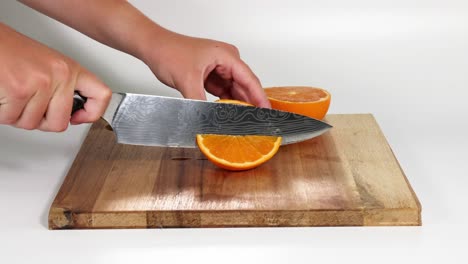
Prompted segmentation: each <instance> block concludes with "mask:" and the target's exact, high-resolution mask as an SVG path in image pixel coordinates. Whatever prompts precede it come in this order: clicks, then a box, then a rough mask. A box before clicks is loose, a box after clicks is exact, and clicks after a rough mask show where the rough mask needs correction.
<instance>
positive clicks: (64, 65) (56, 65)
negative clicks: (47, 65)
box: [51, 59, 73, 80]
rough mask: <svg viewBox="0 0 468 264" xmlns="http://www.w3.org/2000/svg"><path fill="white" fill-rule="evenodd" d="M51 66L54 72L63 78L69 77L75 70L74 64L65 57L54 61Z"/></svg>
mask: <svg viewBox="0 0 468 264" xmlns="http://www.w3.org/2000/svg"><path fill="white" fill-rule="evenodd" d="M51 67H52V70H53V72H54V74H55V75H56V76H57V77H58V78H59V79H61V80H67V79H69V78H70V76H71V75H72V72H73V66H72V65H71V64H70V63H69V62H67V61H65V60H63V59H57V60H54V61H52V62H51Z"/></svg>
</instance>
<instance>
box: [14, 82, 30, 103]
mask: <svg viewBox="0 0 468 264" xmlns="http://www.w3.org/2000/svg"><path fill="white" fill-rule="evenodd" d="M30 88H31V87H29V86H27V85H17V86H15V87H13V89H12V90H11V93H10V96H11V98H12V99H13V100H15V101H25V100H28V99H29V98H30V97H31V95H32V94H33V91H32V89H30Z"/></svg>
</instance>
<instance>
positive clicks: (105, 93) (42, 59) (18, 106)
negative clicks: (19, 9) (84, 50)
mask: <svg viewBox="0 0 468 264" xmlns="http://www.w3.org/2000/svg"><path fill="white" fill-rule="evenodd" d="M0 62H1V63H0V124H7V125H12V126H14V127H18V128H24V129H28V130H30V129H39V130H43V131H55V132H59V131H64V130H65V129H66V128H67V127H68V124H69V122H71V123H72V124H80V123H86V122H94V121H96V120H97V119H99V118H100V116H101V115H102V114H103V112H104V110H105V108H106V107H107V105H108V104H109V100H110V97H111V94H112V93H111V90H110V89H109V88H108V87H107V86H106V85H105V84H103V83H102V82H101V81H99V80H98V78H97V77H96V76H94V75H93V74H92V73H90V72H88V71H87V70H86V69H84V68H82V67H81V66H80V65H79V64H78V63H76V62H74V61H73V60H72V59H70V58H67V57H65V56H64V55H62V54H60V53H58V52H56V51H54V50H52V49H50V48H48V47H46V46H44V45H42V44H41V43H39V42H36V41H34V40H32V39H30V38H28V37H26V36H24V35H21V34H20V33H18V32H16V31H14V30H12V29H11V28H9V27H8V26H6V25H4V24H2V23H0ZM74 91H78V92H79V93H80V94H81V95H83V96H85V97H87V98H88V100H87V102H86V104H85V105H84V109H81V110H79V111H77V112H75V113H74V114H73V116H71V111H72V104H73V95H74Z"/></svg>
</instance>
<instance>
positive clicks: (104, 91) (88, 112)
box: [70, 69, 112, 125]
mask: <svg viewBox="0 0 468 264" xmlns="http://www.w3.org/2000/svg"><path fill="white" fill-rule="evenodd" d="M75 91H77V92H79V93H80V94H81V95H82V96H84V97H86V98H87V100H86V103H85V104H84V108H83V109H80V110H78V111H76V112H75V113H74V114H73V116H72V117H71V119H70V123H71V124H74V125H75V124H81V123H92V122H95V121H97V120H98V119H99V118H100V117H101V116H102V115H103V114H104V111H105V110H106V108H107V106H108V105H109V101H110V99H111V96H112V91H111V89H110V88H109V87H107V85H105V84H104V83H103V82H101V81H100V80H99V79H98V78H97V77H96V76H95V75H94V74H92V73H90V72H88V71H87V70H85V69H82V70H81V72H80V73H79V75H78V77H77V81H76V87H75Z"/></svg>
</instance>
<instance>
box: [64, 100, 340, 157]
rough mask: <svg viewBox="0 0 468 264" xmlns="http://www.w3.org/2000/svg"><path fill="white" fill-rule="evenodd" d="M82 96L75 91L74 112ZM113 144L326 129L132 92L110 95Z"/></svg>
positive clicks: (279, 114) (299, 136)
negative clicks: (198, 135) (209, 135)
mask: <svg viewBox="0 0 468 264" xmlns="http://www.w3.org/2000/svg"><path fill="white" fill-rule="evenodd" d="M85 100H86V98H83V97H81V96H79V95H78V94H75V97H74V103H73V113H74V112H75V111H77V110H79V109H81V108H83V105H84V103H85ZM102 118H103V119H104V120H106V121H107V122H108V123H109V125H110V126H111V127H112V129H113V130H114V132H115V134H116V136H117V142H118V143H124V144H132V145H145V146H166V147H187V148H191V147H195V146H196V143H195V136H196V134H224V135H277V136H281V137H282V138H283V139H282V144H283V145H286V144H291V143H295V142H300V141H304V140H307V139H310V138H313V137H316V136H319V135H321V134H322V133H324V132H326V131H327V130H328V129H330V128H331V126H330V125H329V124H327V123H325V122H322V121H319V120H316V119H313V118H309V117H306V116H302V115H298V114H293V113H289V112H284V111H279V110H274V109H268V108H258V107H253V106H245V105H233V104H224V103H215V102H207V101H200V100H189V99H180V98H172V97H164V96H154V95H142V94H131V93H113V94H112V98H111V101H110V104H109V106H108V107H107V109H106V111H105V113H104V115H103V116H102Z"/></svg>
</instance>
